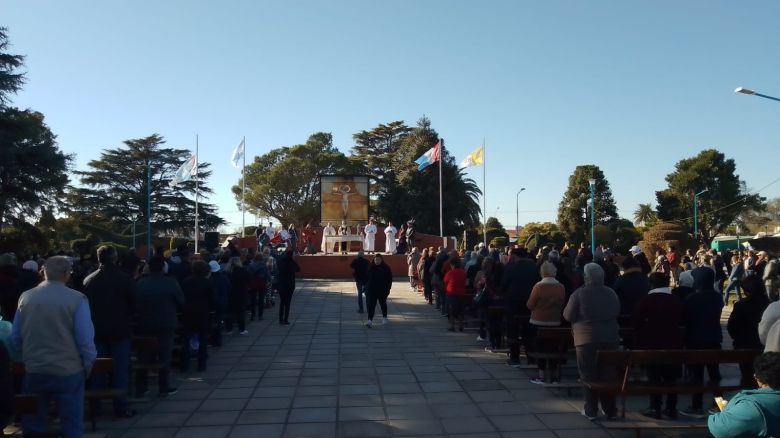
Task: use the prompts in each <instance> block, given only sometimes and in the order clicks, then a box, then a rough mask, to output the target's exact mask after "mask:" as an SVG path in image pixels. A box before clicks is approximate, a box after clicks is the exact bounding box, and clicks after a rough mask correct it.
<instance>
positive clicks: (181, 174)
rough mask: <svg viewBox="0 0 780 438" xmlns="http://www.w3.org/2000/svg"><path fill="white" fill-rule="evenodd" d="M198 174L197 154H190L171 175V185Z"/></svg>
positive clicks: (174, 185)
mask: <svg viewBox="0 0 780 438" xmlns="http://www.w3.org/2000/svg"><path fill="white" fill-rule="evenodd" d="M197 174H198V156H197V155H192V156H191V157H190V158H189V159H188V160H187V161H185V162H184V164H182V165H181V167H179V170H177V171H176V174H175V175H173V179H172V180H171V182H170V186H171V187H176V186H177V185H178V184H180V183H183V182H184V181H189V180H190V179H191V178H192V177H193V176H195V175H197Z"/></svg>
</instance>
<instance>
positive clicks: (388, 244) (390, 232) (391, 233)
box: [385, 222, 398, 254]
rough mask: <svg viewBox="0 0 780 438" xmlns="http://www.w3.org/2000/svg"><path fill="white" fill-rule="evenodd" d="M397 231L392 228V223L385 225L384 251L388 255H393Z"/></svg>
mask: <svg viewBox="0 0 780 438" xmlns="http://www.w3.org/2000/svg"><path fill="white" fill-rule="evenodd" d="M397 232H398V230H397V229H396V228H395V227H394V226H393V223H392V222H388V223H387V227H385V251H386V252H387V253H388V254H395V243H396V242H395V234H396V233H397Z"/></svg>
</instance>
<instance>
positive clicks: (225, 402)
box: [198, 398, 247, 411]
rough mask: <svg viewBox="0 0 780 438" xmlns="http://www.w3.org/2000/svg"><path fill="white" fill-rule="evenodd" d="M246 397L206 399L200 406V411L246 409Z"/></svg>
mask: <svg viewBox="0 0 780 438" xmlns="http://www.w3.org/2000/svg"><path fill="white" fill-rule="evenodd" d="M246 403H247V401H246V399H243V398H226V399H213V400H206V401H204V402H203V404H201V405H200V407H199V408H198V410H199V411H234V410H241V409H244V406H246Z"/></svg>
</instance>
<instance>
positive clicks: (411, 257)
mask: <svg viewBox="0 0 780 438" xmlns="http://www.w3.org/2000/svg"><path fill="white" fill-rule="evenodd" d="M420 257H422V256H421V255H420V250H419V249H417V247H416V246H415V247H414V248H412V251H411V252H410V253H409V254H408V255H407V256H406V263H407V264H408V265H409V290H411V291H412V292H414V291H415V290H417V281H418V276H417V264H419V263H420Z"/></svg>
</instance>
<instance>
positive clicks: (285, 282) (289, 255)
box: [277, 246, 301, 325]
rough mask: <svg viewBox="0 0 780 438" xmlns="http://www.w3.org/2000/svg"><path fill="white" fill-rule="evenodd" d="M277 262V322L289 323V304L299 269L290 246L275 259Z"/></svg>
mask: <svg viewBox="0 0 780 438" xmlns="http://www.w3.org/2000/svg"><path fill="white" fill-rule="evenodd" d="M277 262H278V264H279V279H278V286H277V287H278V288H279V324H282V325H289V324H290V305H291V304H292V296H293V292H294V291H295V274H296V273H297V272H299V271H300V270H301V268H300V267H299V266H298V263H297V262H296V261H295V258H294V257H293V252H292V248H291V247H289V246H288V247H287V248H286V249H285V250H284V254H283V255H282V256H281V257H279V260H277Z"/></svg>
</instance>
